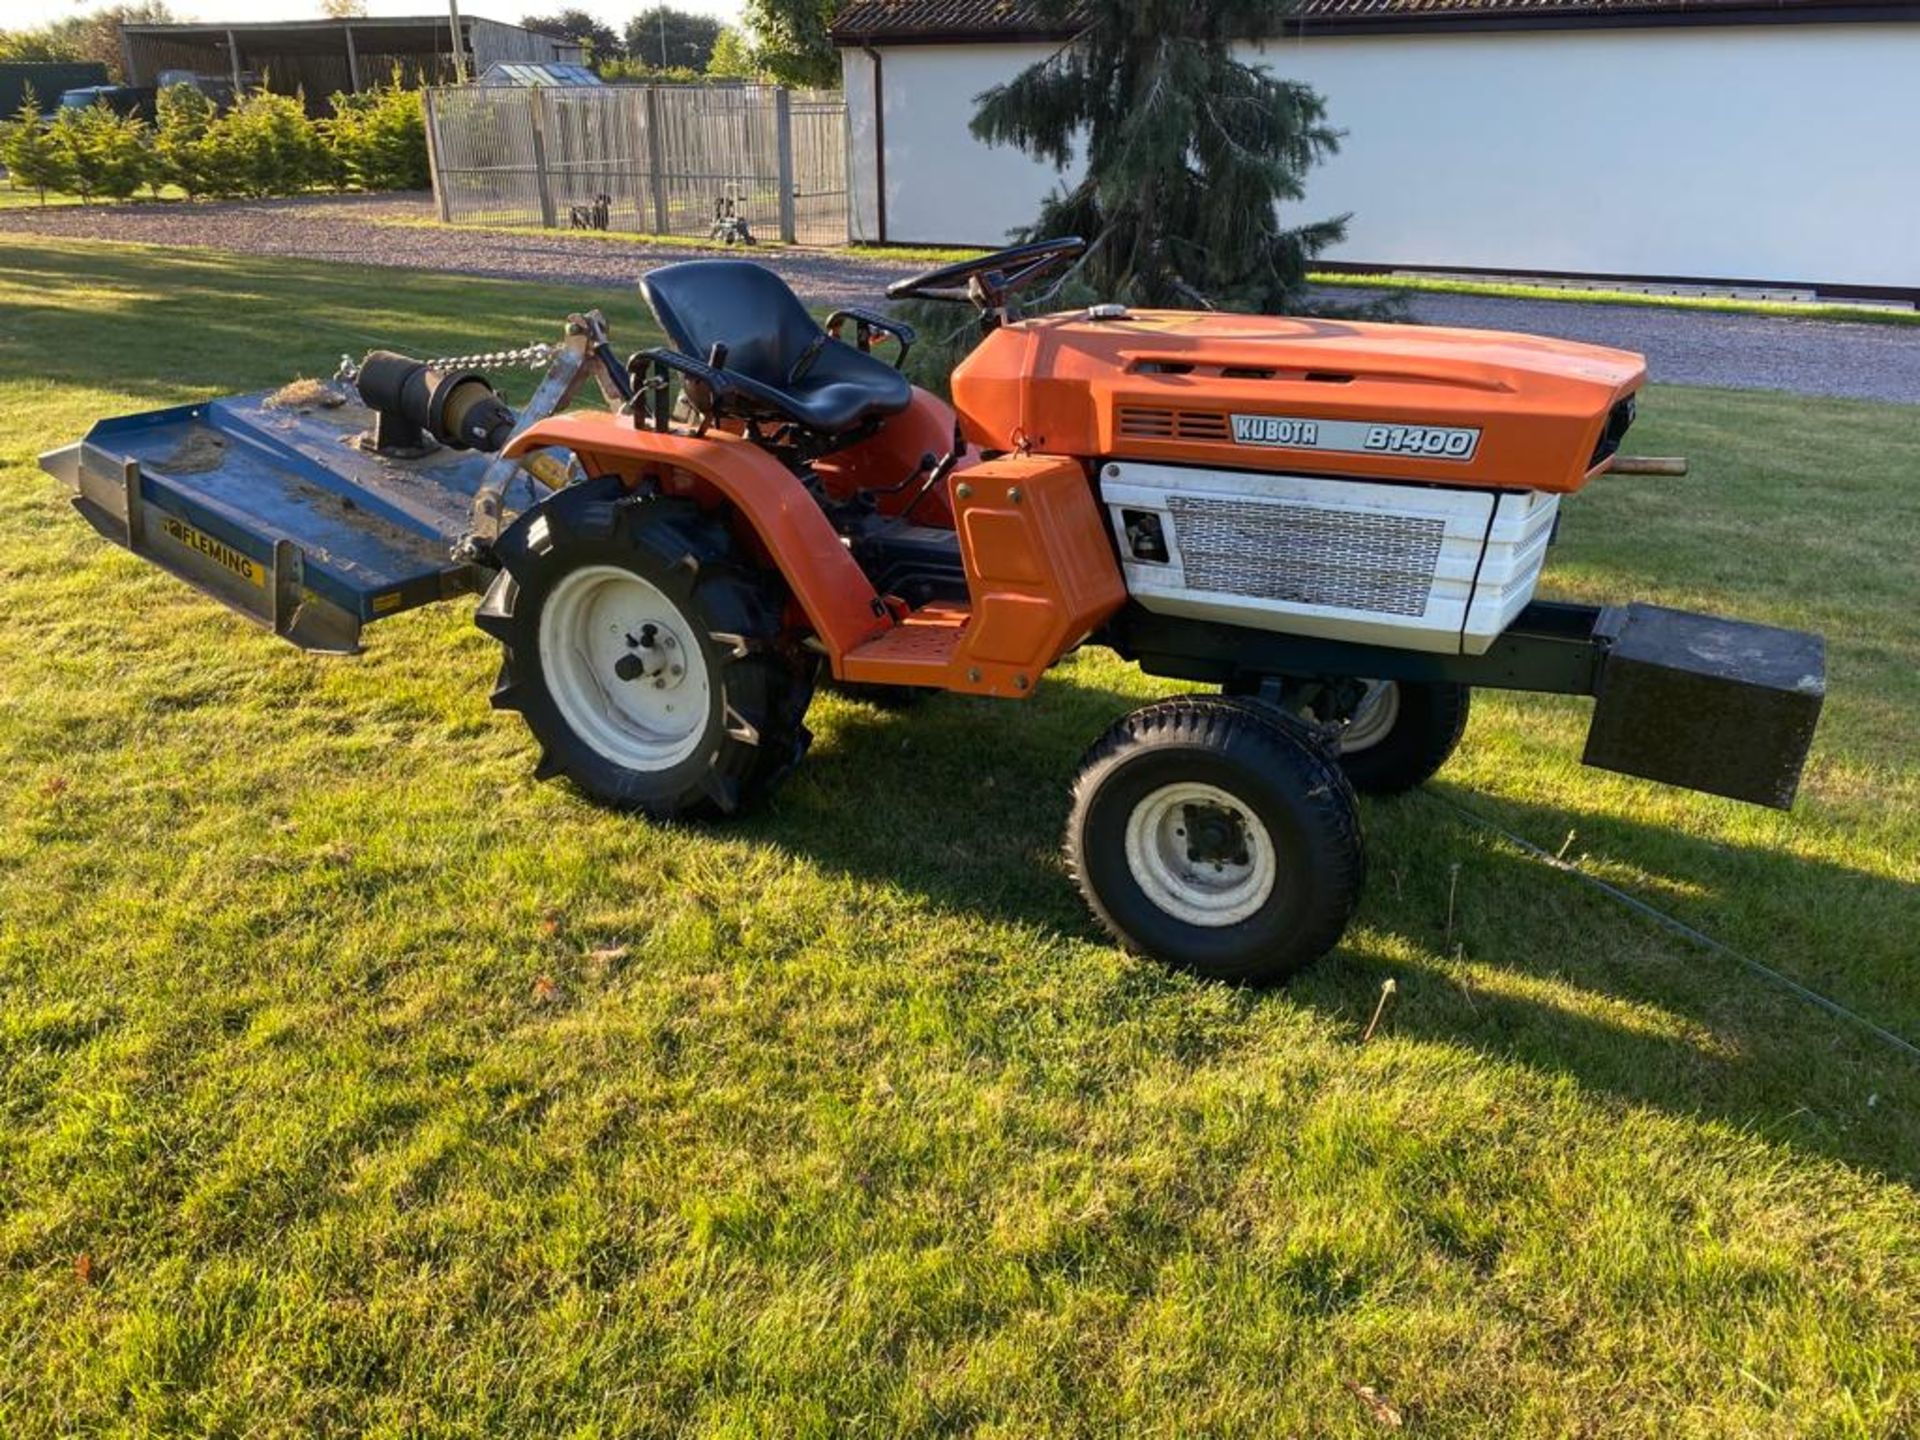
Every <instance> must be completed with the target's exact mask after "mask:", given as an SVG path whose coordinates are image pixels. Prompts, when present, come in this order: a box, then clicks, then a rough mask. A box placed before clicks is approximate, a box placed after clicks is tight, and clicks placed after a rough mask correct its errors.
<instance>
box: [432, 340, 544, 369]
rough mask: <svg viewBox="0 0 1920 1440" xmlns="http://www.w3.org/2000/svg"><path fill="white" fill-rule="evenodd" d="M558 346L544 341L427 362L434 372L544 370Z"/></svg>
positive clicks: (442, 357)
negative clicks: (516, 368) (510, 369)
mask: <svg viewBox="0 0 1920 1440" xmlns="http://www.w3.org/2000/svg"><path fill="white" fill-rule="evenodd" d="M559 348H560V347H559V346H558V345H549V344H548V343H547V342H546V341H544V340H536V341H534V342H533V343H532V344H531V345H522V346H521V347H520V348H519V349H518V350H488V351H485V352H484V353H482V354H479V355H442V356H441V357H440V358H439V359H437V360H429V361H427V366H428V368H429V369H433V370H441V371H446V370H506V369H509V368H510V367H512V366H515V365H525V366H526V367H527V368H528V369H529V370H539V369H543V368H544V367H545V366H546V365H548V364H549V363H550V362H551V361H552V360H553V357H554V353H555V352H556V351H558V350H559Z"/></svg>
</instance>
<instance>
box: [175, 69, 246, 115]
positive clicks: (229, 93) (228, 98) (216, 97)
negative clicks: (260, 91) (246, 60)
mask: <svg viewBox="0 0 1920 1440" xmlns="http://www.w3.org/2000/svg"><path fill="white" fill-rule="evenodd" d="M156 78H157V80H158V89H160V90H165V89H166V88H167V87H168V86H169V85H191V86H192V87H193V88H194V89H196V90H198V91H199V92H200V93H201V94H202V95H204V96H206V97H207V98H208V99H209V100H211V101H212V102H213V108H214V112H215V113H216V114H219V115H224V114H226V113H227V111H229V110H231V109H232V108H233V106H234V102H235V101H236V100H237V99H238V98H239V96H238V95H237V94H236V92H235V91H234V88H233V81H232V80H230V79H229V78H227V77H226V76H225V75H201V74H198V73H197V72H195V71H192V70H162V71H161V72H160V74H159V75H158V76H157V77H156ZM241 83H242V84H244V85H245V86H246V87H247V88H248V89H249V90H252V89H256V88H258V86H259V84H260V77H259V76H257V75H255V74H254V73H253V72H252V71H248V72H246V73H245V74H244V75H242V76H241Z"/></svg>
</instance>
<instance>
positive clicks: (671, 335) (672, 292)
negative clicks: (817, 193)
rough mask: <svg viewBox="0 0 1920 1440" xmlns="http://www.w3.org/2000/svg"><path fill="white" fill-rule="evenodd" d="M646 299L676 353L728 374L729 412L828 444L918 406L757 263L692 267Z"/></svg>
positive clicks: (653, 282) (643, 290)
mask: <svg viewBox="0 0 1920 1440" xmlns="http://www.w3.org/2000/svg"><path fill="white" fill-rule="evenodd" d="M640 295H641V298H642V299H644V300H645V301H646V302H647V306H648V308H649V309H651V310H652V311H653V315H654V318H655V319H656V320H658V321H659V322H660V328H661V329H662V330H664V331H666V333H667V338H668V339H669V340H670V341H672V342H673V347H674V349H676V350H678V351H679V352H680V353H681V354H683V355H685V356H687V357H689V358H690V359H693V360H697V361H700V362H701V363H703V364H706V363H710V362H711V361H712V359H713V356H714V355H715V347H716V346H720V347H724V348H723V350H722V351H721V353H722V354H723V355H724V357H725V358H724V360H723V362H722V363H721V365H720V366H719V367H718V368H719V369H720V370H721V371H722V373H723V375H724V377H725V380H726V382H727V389H728V391H729V392H730V395H729V401H728V403H729V406H730V408H731V409H732V410H733V411H735V412H736V413H742V414H746V415H748V416H753V417H758V416H772V417H778V418H782V419H787V420H791V421H792V422H794V423H795V424H797V425H801V426H803V427H805V428H806V429H808V430H812V431H815V432H817V433H819V434H821V435H825V436H835V435H841V434H844V433H845V432H847V431H849V430H853V429H855V428H857V427H859V426H861V425H863V424H865V423H866V422H868V421H870V420H876V419H880V418H883V417H885V416H888V415H897V414H899V413H900V412H901V411H902V410H904V409H906V408H907V406H908V405H909V404H910V403H911V402H912V399H913V390H912V387H911V386H909V385H908V383H907V378H906V376H904V375H902V374H901V373H900V372H899V371H898V370H895V369H894V368H893V367H892V366H890V365H888V364H886V363H885V362H884V361H882V360H878V359H876V358H874V357H873V356H872V355H869V354H866V353H864V352H862V351H860V350H857V349H855V348H854V347H853V346H851V345H842V344H839V343H838V342H836V341H833V340H830V339H829V338H828V336H827V332H826V331H824V330H822V329H821V328H820V325H819V323H818V322H817V321H815V320H814V318H813V316H812V315H810V314H808V313H807V307H806V306H805V305H802V304H801V303H800V297H799V296H797V295H795V294H794V293H793V291H791V290H789V289H788V288H787V284H786V282H785V281H784V280H782V279H781V278H780V277H779V276H778V275H776V274H774V273H773V272H772V271H771V270H768V269H765V268H763V267H762V266H759V265H755V264H754V263H753V262H752V261H749V260H687V261H683V262H682V263H680V264H678V265H662V266H661V267H660V268H659V269H657V270H650V271H648V272H647V273H646V274H645V275H643V276H641V277H640Z"/></svg>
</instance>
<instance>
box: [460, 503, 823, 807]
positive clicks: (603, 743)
mask: <svg viewBox="0 0 1920 1440" xmlns="http://www.w3.org/2000/svg"><path fill="white" fill-rule="evenodd" d="M495 552H496V554H497V556H498V557H499V559H500V562H501V565H502V569H501V572H500V574H499V575H498V576H497V577H496V578H495V580H494V583H493V585H492V587H491V588H490V589H489V590H488V592H487V595H486V598H485V599H484V600H483V601H482V602H481V605H480V609H479V612H478V614H477V615H476V617H475V619H476V621H477V623H478V624H479V626H480V628H481V629H483V630H485V631H486V632H487V633H488V634H490V635H492V636H493V637H494V638H496V639H497V640H499V641H500V642H501V645H502V648H503V656H502V661H501V667H500V681H499V685H498V686H497V688H496V689H495V691H494V695H493V703H494V704H495V706H496V707H498V708H501V709H507V710H517V711H519V712H520V715H521V717H522V718H523V719H524V720H525V721H526V723H527V728H528V729H530V730H531V731H532V732H533V734H534V737H535V738H536V739H537V740H538V741H539V742H540V745H541V759H540V764H539V766H538V768H537V769H536V771H535V773H536V774H537V775H538V776H539V777H540V778H542V779H547V778H551V777H554V776H559V775H564V776H566V777H567V778H568V779H570V780H572V781H573V783H574V784H575V785H576V786H578V787H579V788H580V789H581V790H582V791H584V792H585V793H586V794H587V795H588V796H590V797H591V798H592V799H594V800H596V801H598V802H600V803H601V804H605V805H610V806H613V807H616V808H619V809H627V810H639V811H643V812H644V813H646V814H648V815H651V816H653V817H655V818H657V819H674V818H678V817H682V816H703V815H714V814H733V813H735V812H739V811H746V810H751V809H753V808H754V807H756V806H757V805H759V804H761V803H762V802H763V801H764V800H765V799H766V798H767V796H768V795H769V794H771V793H772V790H773V788H774V787H775V786H776V785H777V784H778V783H779V781H780V780H781V779H782V778H784V777H785V775H786V774H787V772H788V771H789V770H791V769H792V768H793V766H794V764H795V763H796V762H797V761H798V760H799V758H800V756H801V755H802V754H803V753H804V752H805V749H806V745H807V740H808V738H809V737H808V735H807V731H806V727H805V726H804V725H803V724H802V718H803V717H804V716H805V714H806V709H807V702H808V700H809V699H810V698H811V696H812V688H813V684H812V682H813V665H812V663H811V661H810V660H809V659H808V658H807V657H806V656H805V655H804V653H803V652H801V651H799V650H798V648H797V647H793V646H790V645H788V644H786V643H785V640H784V637H783V636H782V633H781V630H782V621H783V617H784V613H785V605H786V594H785V590H784V588H783V587H782V586H781V584H780V583H779V580H778V577H777V576H774V575H771V574H769V573H768V572H766V571H763V570H760V569H757V568H754V567H752V566H751V565H749V564H747V563H746V562H745V561H744V559H743V557H742V556H741V555H740V553H739V552H738V550H737V548H736V546H735V544H734V542H733V539H732V536H731V535H730V534H729V533H728V531H727V528H726V526H725V525H724V524H723V523H722V522H721V520H720V518H719V517H718V516H716V515H714V514H712V513H710V512H706V511H703V510H701V509H700V507H699V506H697V505H695V504H694V503H693V502H692V501H691V500H685V499H678V498H668V497H659V496H651V495H639V494H634V493H631V492H629V491H628V490H627V489H626V488H625V487H624V486H623V485H622V484H621V483H620V482H619V481H618V480H615V479H602V480H591V481H588V482H586V483H584V484H581V485H576V486H570V487H569V488H567V489H565V490H562V491H559V492H558V493H556V494H555V495H554V496H552V497H551V498H550V499H549V500H547V501H546V502H545V503H544V504H542V505H540V506H539V507H538V508H536V509H534V510H532V511H529V512H527V513H526V514H524V515H522V516H521V517H520V519H518V520H517V521H516V522H515V523H514V524H513V525H512V526H511V527H509V529H508V530H507V532H506V533H505V534H504V535H502V536H501V538H500V540H499V541H498V542H497V544H496V546H495Z"/></svg>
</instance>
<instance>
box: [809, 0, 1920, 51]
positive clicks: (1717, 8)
mask: <svg viewBox="0 0 1920 1440" xmlns="http://www.w3.org/2000/svg"><path fill="white" fill-rule="evenodd" d="M1896 14H1898V15H1900V16H1902V17H1903V18H1904V17H1911V16H1915V15H1916V14H1920V11H1917V10H1916V6H1915V4H1914V3H1913V0H1300V4H1299V7H1298V8H1297V9H1296V10H1295V11H1294V13H1293V14H1292V15H1291V16H1289V17H1288V19H1287V22H1286V23H1287V26H1288V28H1289V29H1293V28H1295V27H1301V26H1303V27H1304V28H1306V29H1308V30H1313V29H1318V28H1339V29H1347V28H1349V27H1351V28H1354V29H1360V28H1367V27H1371V26H1373V25H1380V26H1382V27H1385V26H1393V27H1395V28H1412V27H1415V26H1418V27H1419V28H1422V29H1424V28H1426V27H1428V26H1432V27H1434V28H1439V27H1442V26H1445V25H1447V24H1450V23H1451V24H1460V23H1462V22H1466V23H1469V24H1473V23H1476V22H1503V23H1507V24H1516V25H1522V24H1526V23H1527V22H1528V21H1530V20H1539V21H1543V22H1547V23H1558V24H1572V23H1580V22H1581V21H1583V20H1584V21H1590V22H1592V23H1595V24H1607V23H1619V22H1622V21H1629V22H1630V21H1633V20H1635V19H1645V20H1647V21H1649V22H1658V21H1672V20H1687V19H1698V20H1701V21H1712V20H1733V19H1735V18H1737V19H1739V20H1740V21H1742V22H1745V21H1765V20H1783V21H1792V20H1812V19H1820V20H1848V19H1879V18H1892V17H1893V16H1894V15H1896ZM1073 20H1074V16H1073V15H1072V13H1071V12H1070V13H1069V15H1068V18H1066V19H1065V20H1062V19H1061V18H1059V12H1058V11H1056V10H1054V9H1053V8H1052V7H1043V6H1041V5H1037V4H1034V3H1033V0H851V3H849V4H847V5H846V6H844V7H843V8H842V9H841V11H840V13H839V14H838V15H837V16H835V17H834V21H833V26H832V32H833V36H834V38H835V39H836V40H838V41H839V42H840V43H841V44H843V45H854V44H868V43H871V42H873V41H880V40H892V41H910V42H920V43H927V42H932V41H954V42H961V41H967V40H1016V39H1030V38H1053V37H1060V36H1065V35H1069V34H1071V33H1072V32H1073V29H1074V28H1075V27H1074V23H1073Z"/></svg>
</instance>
